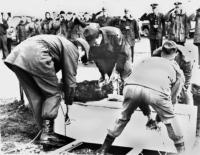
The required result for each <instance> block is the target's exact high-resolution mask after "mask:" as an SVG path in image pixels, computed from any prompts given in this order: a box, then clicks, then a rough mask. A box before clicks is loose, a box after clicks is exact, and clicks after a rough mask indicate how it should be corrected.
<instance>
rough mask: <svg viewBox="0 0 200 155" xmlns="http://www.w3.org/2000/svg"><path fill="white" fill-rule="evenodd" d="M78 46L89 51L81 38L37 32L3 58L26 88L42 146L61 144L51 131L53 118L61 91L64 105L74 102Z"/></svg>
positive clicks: (56, 112) (56, 111) (60, 140)
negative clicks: (72, 40) (58, 75)
mask: <svg viewBox="0 0 200 155" xmlns="http://www.w3.org/2000/svg"><path fill="white" fill-rule="evenodd" d="M81 49H82V50H85V51H87V52H88V50H89V45H88V43H87V42H86V41H85V40H84V39H81V38H79V39H76V40H75V41H74V42H70V41H68V40H67V39H65V38H64V37H61V36H58V35H38V36H34V37H31V38H28V39H27V40H25V41H23V42H22V43H20V44H19V45H18V46H16V47H15V48H14V49H13V51H12V52H11V54H10V55H9V56H8V57H7V58H6V60H5V64H6V65H7V66H8V67H9V68H10V69H11V70H12V71H13V72H14V73H15V74H16V76H17V78H18V79H19V81H20V83H21V85H22V87H23V89H24V91H25V94H26V96H27V98H28V101H29V103H30V106H31V109H32V111H33V115H34V117H35V120H36V122H37V124H38V126H39V128H40V129H41V130H42V133H41V136H40V142H41V144H43V145H50V146H51V145H52V146H59V145H60V144H61V143H63V140H62V139H60V138H59V137H57V136H56V134H55V133H54V128H53V126H54V119H55V118H56V117H57V114H58V108H59V105H60V102H61V94H62V93H61V91H64V95H65V104H66V105H70V104H72V103H73V96H74V91H75V87H76V73H77V65H78V59H79V51H81ZM59 70H61V71H62V82H63V86H62V89H61V86H60V84H59V83H58V78H57V76H56V73H57V72H58V71H59Z"/></svg>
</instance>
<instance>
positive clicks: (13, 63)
mask: <svg viewBox="0 0 200 155" xmlns="http://www.w3.org/2000/svg"><path fill="white" fill-rule="evenodd" d="M181 5H182V3H181V2H178V1H177V2H175V3H174V8H173V9H171V10H170V11H169V12H167V14H163V13H161V12H159V11H158V6H159V5H158V4H157V3H153V4H151V5H150V6H151V8H152V12H150V13H145V14H143V15H142V16H141V17H140V18H139V20H141V21H143V20H148V21H149V40H150V49H151V57H150V58H148V59H145V60H143V61H141V62H140V63H139V64H137V65H135V66H134V67H133V66H132V64H133V63H134V46H135V43H136V40H137V39H138V40H140V31H139V25H138V20H136V19H134V18H133V17H132V15H131V14H130V11H129V10H127V9H125V10H124V16H122V17H120V16H119V17H109V16H108V15H107V13H106V10H105V9H104V8H102V10H101V11H99V12H97V13H93V14H89V13H87V12H85V13H83V14H82V15H77V14H76V13H72V12H64V11H60V12H59V13H56V12H52V14H51V13H50V12H46V13H45V18H44V19H42V20H39V19H36V18H31V21H29V22H28V21H27V18H26V17H25V16H23V17H22V18H21V20H20V22H19V24H18V25H17V26H16V28H15V29H16V40H17V43H18V44H19V45H17V46H16V47H15V48H14V49H13V50H12V52H11V47H10V46H11V45H10V43H9V42H10V41H9V40H8V39H9V37H8V35H7V34H9V31H8V30H7V29H8V27H9V24H8V23H9V18H11V14H10V13H9V14H8V18H7V19H5V17H4V15H3V14H2V16H1V21H0V22H1V23H0V42H1V48H2V51H3V59H5V60H4V62H5V64H6V65H7V66H8V67H9V68H10V69H11V70H12V71H13V72H15V74H16V76H17V77H18V79H19V81H20V84H21V87H22V89H23V90H24V91H25V94H26V96H27V98H28V101H29V103H30V105H31V108H32V110H33V114H34V116H35V119H36V121H37V123H38V126H39V128H40V129H41V130H42V133H41V136H40V142H41V144H43V145H60V143H62V142H63V141H64V140H63V139H61V138H60V137H59V136H58V135H56V134H55V133H54V130H53V125H54V119H55V118H56V117H57V114H58V108H59V105H60V101H61V98H62V93H61V91H64V96H65V97H64V98H65V104H66V105H71V104H72V103H73V96H74V92H75V87H76V74H77V67H78V60H80V59H81V60H82V62H83V63H85V64H86V63H87V61H88V60H92V61H93V62H94V63H95V64H96V67H97V68H98V70H99V72H100V74H101V77H100V79H99V82H100V83H107V81H108V78H109V77H110V76H111V75H112V78H113V79H120V81H121V84H122V85H123V87H122V88H123V92H121V94H123V96H124V101H123V109H122V113H121V116H120V117H119V118H118V119H117V121H116V123H115V126H114V127H113V129H110V130H109V132H108V134H107V136H106V138H105V141H104V143H103V145H102V147H101V148H100V149H99V150H97V154H106V153H107V152H108V150H109V148H110V147H111V145H112V143H113V141H114V139H115V138H116V137H117V136H119V135H120V134H121V132H122V131H123V129H124V128H125V126H126V124H127V123H128V122H129V120H130V117H131V115H132V114H133V112H134V111H135V110H136V108H137V107H139V108H140V109H141V110H142V112H143V114H144V115H145V116H147V117H148V122H147V124H146V125H147V126H148V127H150V128H156V127H157V123H158V122H160V121H162V122H163V123H164V124H165V125H166V128H167V131H168V134H169V137H170V138H171V139H172V140H173V142H174V145H175V147H176V148H177V151H178V153H182V152H184V151H185V143H184V139H183V134H182V132H181V130H180V128H179V127H178V126H179V125H178V124H179V123H180V122H178V121H177V117H176V114H175V112H174V107H173V105H174V104H176V103H183V104H193V101H192V95H191V77H192V70H193V66H194V59H193V58H192V57H191V56H190V55H191V52H190V51H189V50H188V49H187V48H186V47H185V42H186V39H187V38H188V37H189V28H190V24H189V23H190V19H189V17H188V15H187V14H186V12H185V11H184V10H183V9H182V7H181ZM6 31H8V32H6ZM163 37H166V38H167V41H165V42H164V43H163ZM194 44H195V45H197V46H198V49H199V53H200V9H198V10H197V13H196V29H195V34H194ZM83 57H85V58H83ZM198 65H200V56H199V59H198ZM59 70H62V80H61V81H62V84H63V87H62V89H61V87H60V83H59V82H58V78H57V76H56V73H57V72H58V71H59ZM146 75H148V76H146ZM158 75H159V76H158ZM149 106H152V107H153V109H154V110H155V111H156V112H157V116H156V119H155V120H154V119H153V118H152V116H151V110H150V107H149ZM66 116H67V118H68V115H66ZM199 125H200V122H199V123H198V126H199ZM199 137H200V131H199V130H198V131H197V139H198V141H199V140H200V138H199Z"/></svg>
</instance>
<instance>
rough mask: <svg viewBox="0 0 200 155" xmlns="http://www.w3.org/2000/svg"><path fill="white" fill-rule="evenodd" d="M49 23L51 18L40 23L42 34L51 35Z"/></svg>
mask: <svg viewBox="0 0 200 155" xmlns="http://www.w3.org/2000/svg"><path fill="white" fill-rule="evenodd" d="M51 22H52V18H50V19H44V20H43V21H42V23H41V30H42V34H51Z"/></svg>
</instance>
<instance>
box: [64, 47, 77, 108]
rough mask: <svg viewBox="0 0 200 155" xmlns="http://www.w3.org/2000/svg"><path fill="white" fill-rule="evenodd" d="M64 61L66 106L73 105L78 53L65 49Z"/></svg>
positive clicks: (72, 49)
mask: <svg viewBox="0 0 200 155" xmlns="http://www.w3.org/2000/svg"><path fill="white" fill-rule="evenodd" d="M64 49H65V50H64V51H63V61H62V65H63V67H62V81H63V84H64V94H65V104H72V102H73V93H74V90H75V87H76V74H77V66H78V54H77V53H78V52H77V51H76V49H74V48H68V49H66V48H64Z"/></svg>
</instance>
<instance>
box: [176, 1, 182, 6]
mask: <svg viewBox="0 0 200 155" xmlns="http://www.w3.org/2000/svg"><path fill="white" fill-rule="evenodd" d="M181 4H182V2H180V1H176V2H174V5H181Z"/></svg>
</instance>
